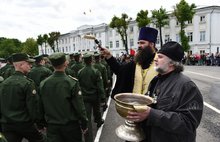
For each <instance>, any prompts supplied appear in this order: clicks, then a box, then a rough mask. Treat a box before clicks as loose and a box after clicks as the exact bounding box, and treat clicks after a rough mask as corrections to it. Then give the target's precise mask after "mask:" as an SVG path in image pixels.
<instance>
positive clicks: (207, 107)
mask: <svg viewBox="0 0 220 142" xmlns="http://www.w3.org/2000/svg"><path fill="white" fill-rule="evenodd" d="M219 72H220V67H210V66H186V67H185V71H184V74H186V75H187V76H189V77H190V78H191V79H192V80H193V81H194V82H195V83H196V84H197V86H198V87H199V89H200V91H201V93H202V95H203V99H204V112H203V117H202V121H201V123H200V125H199V127H198V129H197V138H196V139H197V142H220V73H219ZM104 117H106V118H105V124H104V125H103V126H102V127H101V128H100V129H99V130H98V133H97V135H96V138H95V140H94V141H95V142H124V140H121V139H120V138H118V137H117V136H116V134H115V129H116V128H117V127H118V126H120V125H121V124H123V123H124V120H123V119H122V118H121V117H120V116H119V115H118V114H117V112H116V110H115V106H114V101H113V100H111V101H110V105H109V108H108V110H107V112H105V114H104Z"/></svg>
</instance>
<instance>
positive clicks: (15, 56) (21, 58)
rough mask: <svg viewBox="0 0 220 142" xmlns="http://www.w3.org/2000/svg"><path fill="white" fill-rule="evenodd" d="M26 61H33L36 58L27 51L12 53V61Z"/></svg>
mask: <svg viewBox="0 0 220 142" xmlns="http://www.w3.org/2000/svg"><path fill="white" fill-rule="evenodd" d="M20 61H26V62H30V63H33V62H34V61H35V60H34V59H31V58H30V57H29V56H28V55H27V54H26V53H14V54H12V62H20Z"/></svg>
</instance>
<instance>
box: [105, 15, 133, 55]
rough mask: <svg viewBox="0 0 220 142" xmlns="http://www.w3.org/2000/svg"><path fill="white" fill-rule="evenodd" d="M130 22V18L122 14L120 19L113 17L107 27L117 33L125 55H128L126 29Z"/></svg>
mask: <svg viewBox="0 0 220 142" xmlns="http://www.w3.org/2000/svg"><path fill="white" fill-rule="evenodd" d="M130 21H131V18H129V17H128V15H127V14H125V13H122V15H121V18H119V17H117V16H114V17H113V18H112V21H111V22H110V24H109V26H110V27H111V28H116V31H117V32H118V33H119V35H120V36H121V39H122V43H123V45H124V47H125V51H126V53H128V37H127V29H128V24H129V22H130Z"/></svg>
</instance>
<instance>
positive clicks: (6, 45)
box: [0, 38, 22, 58]
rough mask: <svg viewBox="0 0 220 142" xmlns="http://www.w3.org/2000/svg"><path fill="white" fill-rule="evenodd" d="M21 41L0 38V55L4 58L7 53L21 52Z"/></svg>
mask: <svg viewBox="0 0 220 142" xmlns="http://www.w3.org/2000/svg"><path fill="white" fill-rule="evenodd" d="M21 50H22V47H21V42H20V41H19V40H18V39H8V38H1V39H0V57H3V58H6V57H8V56H9V55H11V54H13V53H17V52H21Z"/></svg>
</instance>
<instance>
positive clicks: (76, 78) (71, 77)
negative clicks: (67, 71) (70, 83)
mask: <svg viewBox="0 0 220 142" xmlns="http://www.w3.org/2000/svg"><path fill="white" fill-rule="evenodd" d="M68 76H69V77H70V78H72V79H73V80H76V81H78V79H77V78H75V77H72V76H71V75H68Z"/></svg>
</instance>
